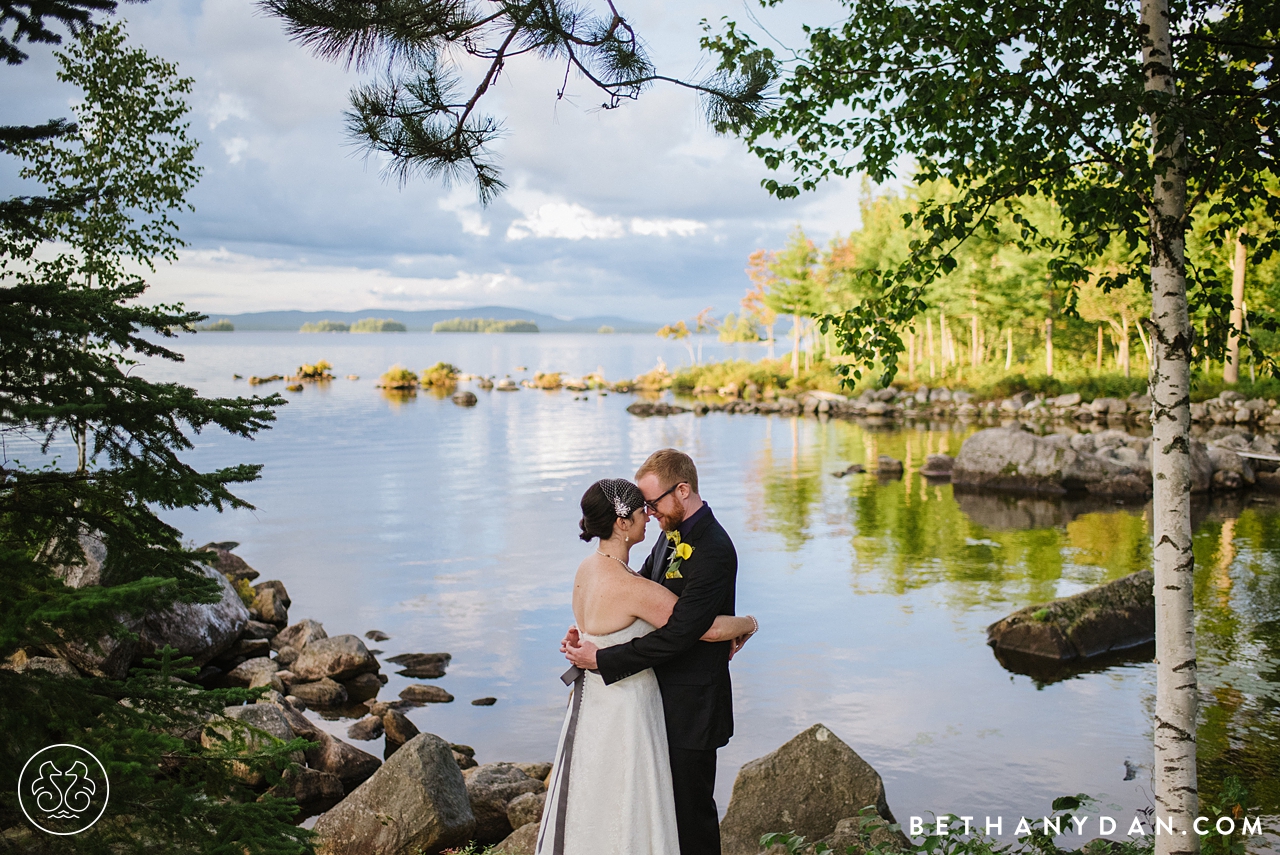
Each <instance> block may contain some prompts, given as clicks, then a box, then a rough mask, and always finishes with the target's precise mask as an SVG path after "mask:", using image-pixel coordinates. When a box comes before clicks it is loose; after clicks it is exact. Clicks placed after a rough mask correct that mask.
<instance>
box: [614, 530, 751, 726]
mask: <svg viewBox="0 0 1280 855" xmlns="http://www.w3.org/2000/svg"><path fill="white" fill-rule="evenodd" d="M684 541H685V543H688V544H689V545H690V546H692V547H693V554H692V555H690V556H689V558H688V559H686V560H685V561H684V562H683V563H682V564H681V565H680V575H681V576H682V577H683V578H679V579H667V578H666V569H667V558H668V557H669V554H670V547H669V546H668V543H667V538H666V535H665V533H663V534H660V535H659V537H658V542H657V544H655V545H654V548H653V551H652V552H650V553H649V557H648V558H646V559H645V562H644V567H643V569H642V570H641V571H640V572H641V573H642V574H643V575H644V576H645V577H647V578H649V579H653V578H654V576H655V574H656V575H657V580H656V581H658V582H659V583H660V584H662V585H664V586H665V587H666V588H667V589H668V590H670V591H672V592H673V593H674V594H675V595H676V596H677V597H679V598H680V599H679V600H677V601H676V605H675V609H674V610H673V611H672V612H671V619H670V620H669V621H667V625H666V626H664V627H660V628H659V629H657V630H655V631H653V632H651V633H649V634H648V635H646V636H643V637H641V638H637V639H634V640H632V641H629V642H627V643H626V644H619V645H616V646H614V647H607V648H605V649H603V650H601V651H600V652H599V653H598V654H596V667H597V668H598V669H599V671H600V676H601V677H603V678H604V681H605V683H606V684H608V683H613V682H616V681H618V680H621V679H624V678H626V677H630V676H631V675H632V674H638V673H639V672H641V671H643V670H644V669H646V668H652V669H653V671H654V673H655V674H656V675H657V677H658V685H659V687H660V688H661V690H662V706H663V709H664V711H665V713H666V720H667V740H668V742H669V744H670V745H671V746H672V747H674V748H687V749H694V750H706V749H713V748H719V747H720V746H722V745H724V744H725V743H727V742H728V741H729V737H731V736H733V690H732V686H731V685H730V683H729V649H730V643H729V642H727V641H723V642H716V643H714V644H712V643H709V642H703V641H699V640H698V639H699V638H701V637H702V634H703V633H705V632H706V631H707V630H708V629H710V628H711V624H712V623H713V622H714V621H715V619H716V616H717V615H731V614H733V613H734V611H733V609H734V596H735V592H736V584H737V578H738V554H737V552H735V551H734V548H733V541H732V540H730V539H729V535H728V533H727V532H726V531H725V530H724V528H723V527H722V526H721V525H720V523H719V522H717V521H716V518H715V516H713V515H712V514H711V509H710V508H708V509H707V514H706V515H705V516H703V517H702V519H700V520H698V521H697V523H696V524H695V525H694V527H693V530H692V531H690V532H689V536H688V537H687V538H685V539H684Z"/></svg>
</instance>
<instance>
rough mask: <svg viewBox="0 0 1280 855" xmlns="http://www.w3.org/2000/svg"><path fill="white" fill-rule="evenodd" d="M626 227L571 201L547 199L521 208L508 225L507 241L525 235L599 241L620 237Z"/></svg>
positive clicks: (618, 221) (616, 220) (625, 231)
mask: <svg viewBox="0 0 1280 855" xmlns="http://www.w3.org/2000/svg"><path fill="white" fill-rule="evenodd" d="M626 233H627V230H626V227H625V226H623V225H622V222H621V221H620V220H618V219H617V218H615V217H601V216H597V215H596V214H593V213H592V212H591V211H589V210H587V209H586V208H584V207H583V206H581V205H579V204H577V203H573V202H549V203H547V204H545V205H539V206H537V207H536V208H533V209H531V210H525V211H524V217H523V218H522V219H519V220H516V221H514V222H513V223H512V224H511V225H510V226H508V227H507V240H522V239H524V238H527V237H539V238H564V239H565V240H582V239H583V238H588V239H590V240H600V239H601V238H620V237H622V236H623V235H625V234H626Z"/></svg>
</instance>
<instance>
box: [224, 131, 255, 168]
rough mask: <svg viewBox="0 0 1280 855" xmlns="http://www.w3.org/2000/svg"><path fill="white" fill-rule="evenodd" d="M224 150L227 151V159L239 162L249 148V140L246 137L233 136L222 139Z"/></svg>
mask: <svg viewBox="0 0 1280 855" xmlns="http://www.w3.org/2000/svg"><path fill="white" fill-rule="evenodd" d="M222 150H223V151H225V152H226V153H227V160H229V161H230V162H232V163H239V162H240V158H241V157H243V156H244V153H245V152H246V151H248V150H249V141H248V140H247V139H245V138H244V137H232V138H231V139H229V140H223V141H222Z"/></svg>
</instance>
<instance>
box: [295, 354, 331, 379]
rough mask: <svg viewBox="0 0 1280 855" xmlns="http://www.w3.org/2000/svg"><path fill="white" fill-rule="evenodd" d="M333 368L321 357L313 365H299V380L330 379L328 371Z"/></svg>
mask: <svg viewBox="0 0 1280 855" xmlns="http://www.w3.org/2000/svg"><path fill="white" fill-rule="evenodd" d="M332 370H333V366H332V365H330V364H329V363H328V362H327V361H325V360H323V359H321V360H320V361H319V362H317V363H316V364H315V365H299V366H298V379H299V380H332V379H333V375H332V374H330V373H329V372H330V371H332Z"/></svg>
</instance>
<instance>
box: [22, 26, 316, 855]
mask: <svg viewBox="0 0 1280 855" xmlns="http://www.w3.org/2000/svg"><path fill="white" fill-rule="evenodd" d="M32 5H33V6H38V7H39V8H40V9H44V10H48V9H66V10H70V11H68V12H67V16H65V17H58V18H57V19H58V20H60V21H62V22H63V23H65V24H67V25H68V26H70V27H71V28H72V29H73V31H75V32H76V38H75V39H74V41H73V42H72V43H70V44H69V46H68V47H67V48H66V49H65V50H63V51H61V52H58V53H57V54H55V55H56V56H57V59H58V64H59V69H60V70H59V72H58V77H59V79H60V80H62V81H63V82H65V83H68V84H71V85H73V86H75V87H77V88H78V89H79V90H80V93H81V99H80V100H79V101H77V102H76V103H75V106H74V107H73V110H74V112H75V120H76V121H75V123H74V126H73V125H72V123H70V122H62V123H60V124H59V127H60V128H61V129H63V131H65V130H66V129H68V128H72V127H74V133H68V132H58V133H53V132H50V133H33V134H27V135H25V136H23V135H21V134H17V135H12V136H10V137H9V138H8V141H7V144H6V150H7V151H9V152H10V153H12V154H15V155H16V156H17V157H18V158H20V160H21V162H22V175H23V177H25V178H28V179H32V180H34V181H37V182H39V183H41V184H42V185H43V187H44V188H45V189H44V193H45V195H44V196H43V197H40V198H43V199H44V200H52V202H51V203H50V204H43V203H32V202H31V200H27V202H28V203H29V204H26V208H25V210H23V211H21V212H20V214H19V215H15V216H12V217H9V218H6V219H5V220H4V221H3V223H0V438H2V439H3V440H4V455H3V459H2V460H0V573H2V574H3V575H2V577H0V579H2V580H3V591H4V593H3V596H0V657H4V658H7V659H8V660H9V662H10V663H12V664H15V665H16V664H17V663H19V662H21V661H22V659H23V657H25V656H32V655H36V656H38V655H47V654H48V653H50V652H56V651H57V650H59V649H64V648H65V645H68V644H72V643H81V644H84V645H88V646H89V647H90V648H94V647H100V646H101V645H109V644H110V643H111V642H112V640H113V639H119V638H122V637H126V636H129V635H131V633H130V629H129V619H130V618H136V617H138V616H141V615H143V614H145V613H147V612H149V611H152V610H157V609H162V608H165V607H167V606H169V605H171V604H172V603H174V602H175V601H184V602H214V601H216V600H217V599H218V596H219V593H218V586H217V585H216V584H215V583H214V582H213V581H212V580H211V579H209V578H208V577H207V576H206V575H205V574H203V573H201V572H197V570H198V568H195V567H194V566H193V565H194V564H195V563H196V562H200V561H207V560H209V557H210V556H209V554H208V553H199V552H195V551H193V550H191V549H189V548H187V547H184V546H183V544H182V542H181V538H180V532H178V531H177V530H176V529H174V528H173V527H172V526H170V525H168V524H166V523H165V522H164V521H163V520H161V519H160V517H159V516H158V515H157V512H158V511H160V510H163V509H171V508H194V507H201V506H210V507H213V508H216V509H219V510H220V509H222V508H227V507H249V506H248V505H247V503H245V502H244V501H243V500H241V499H239V498H237V497H236V496H235V495H234V494H233V493H232V492H231V488H232V487H233V486H234V485H236V484H241V483H245V482H248V481H251V480H253V479H254V478H256V477H257V475H258V470H259V467H257V466H251V465H240V466H231V467H227V468H223V469H218V470H214V471H207V472H206V471H200V470H197V469H196V468H194V467H192V466H191V465H189V464H187V463H186V462H184V461H183V460H182V458H181V453H182V452H183V451H186V450H188V449H190V448H191V447H192V442H191V436H192V434H193V433H198V432H200V431H202V430H205V429H208V428H220V429H222V430H226V431H228V432H230V433H232V434H234V435H237V436H244V437H248V436H252V435H253V434H254V433H256V432H257V431H259V430H261V429H263V428H264V427H266V426H267V425H268V424H269V423H270V421H271V420H272V418H273V413H272V408H273V407H274V406H276V405H278V404H279V403H281V401H280V399H278V398H276V397H274V396H273V397H272V398H267V399H260V398H252V399H242V398H203V397H201V396H200V395H198V394H197V393H196V391H195V390H193V389H190V388H187V387H184V386H181V385H178V384H174V383H154V382H149V381H147V380H145V379H143V378H142V377H140V376H137V374H136V373H135V372H134V370H133V369H134V368H135V366H136V364H137V361H138V360H139V359H140V358H146V359H151V360H155V359H167V360H172V361H180V360H181V356H180V355H179V354H178V353H176V352H175V351H173V350H172V349H170V348H169V347H167V346H166V345H165V344H164V343H163V342H164V340H165V339H168V338H173V337H174V335H175V334H176V333H175V331H191V330H192V329H193V326H194V324H195V323H196V322H198V321H200V320H203V317H202V316H200V315H199V314H197V313H194V312H188V311H186V310H184V309H183V308H182V307H181V306H146V305H143V304H141V303H140V302H139V301H140V298H141V297H142V296H143V295H144V292H145V290H146V282H145V280H144V279H143V278H142V277H141V276H139V275H137V274H136V273H135V272H134V271H135V270H138V269H139V268H141V269H143V270H146V269H149V268H151V266H152V264H153V263H154V261H155V260H156V259H163V260H172V259H174V258H175V257H176V252H177V249H178V248H179V247H180V246H181V245H182V243H181V241H180V240H179V238H178V236H177V226H176V224H175V222H174V220H173V217H174V216H175V215H176V213H177V212H178V211H180V210H182V209H183V208H184V207H186V203H185V202H184V198H185V195H186V193H187V191H188V190H189V189H190V188H191V187H192V186H193V185H194V183H195V181H196V180H197V178H198V175H199V170H198V168H197V167H195V166H194V165H193V162H192V160H193V156H194V153H195V148H196V144H195V142H194V141H193V140H191V139H190V137H189V136H188V129H187V125H186V124H185V123H184V121H183V119H184V116H185V115H186V113H187V111H188V108H187V106H186V103H185V100H184V99H185V96H186V94H187V93H188V92H189V91H190V86H191V81H190V80H187V79H183V78H180V77H179V76H178V75H177V71H176V69H175V67H174V66H172V65H170V64H168V63H166V62H163V61H161V60H159V59H156V58H154V57H151V56H149V55H148V54H147V53H145V52H144V51H142V50H139V49H136V48H131V47H128V46H127V45H126V44H125V34H124V31H123V28H122V27H121V26H119V25H117V26H112V27H105V28H99V27H95V26H92V25H91V24H90V22H89V21H88V19H87V17H85V16H81V17H76V15H75V14H72V13H73V12H75V10H76V9H79V10H82V11H84V10H93V9H98V8H109V7H110V5H111V4H105V3H79V4H74V3H62V4H59V3H56V2H55V3H46V4H32ZM11 8H12V5H9V6H6V7H4V8H3V10H0V11H2V12H3V13H4V14H8V12H9V10H10V9H11ZM36 20H38V18H37V19H36ZM28 23H29V22H28ZM37 32H38V31H37ZM27 33H28V36H27V37H29V38H30V37H31V36H30V33H31V30H28V31H27ZM36 40H43V41H52V40H53V39H52V38H51V37H50V36H49V35H44V36H41V37H40V38H38V39H36ZM5 44H6V45H7V46H8V47H9V48H13V42H6V43H5ZM9 56H10V58H11V61H12V57H13V56H14V54H13V53H10V54H9ZM64 453H69V454H70V455H73V456H74V462H73V461H72V460H67V459H64ZM90 534H92V535H93V536H95V537H100V538H101V541H102V543H103V544H104V545H105V547H106V560H105V564H104V566H103V568H102V574H101V575H102V582H101V584H94V585H88V586H85V587H79V588H73V587H69V586H68V585H67V584H65V583H64V581H63V576H62V575H60V572H59V569H58V568H60V567H61V566H65V565H74V564H80V563H84V562H85V560H86V556H85V553H84V551H83V548H82V546H81V539H82V537H83V536H86V535H90ZM172 654H173V651H172V649H171V648H166V649H164V650H162V651H161V652H160V655H159V657H158V659H157V660H155V661H154V662H152V663H151V664H150V665H149V666H148V667H142V668H135V669H134V670H133V671H132V672H131V673H129V674H128V676H127V677H126V678H125V679H123V680H114V679H108V678H106V677H101V676H99V677H94V676H84V677H80V678H74V677H67V676H52V675H49V674H45V673H43V672H41V671H39V670H35V669H26V670H22V671H21V672H20V673H19V672H18V671H15V670H0V697H3V698H4V703H3V705H0V835H3V839H4V840H5V842H6V843H8V844H11V845H13V846H14V847H15V848H17V849H18V850H19V851H30V852H55V851H56V852H60V853H65V852H94V853H98V852H102V853H105V852H112V853H122V852H142V851H149V852H154V851H163V852H209V853H213V852H219V853H223V852H227V853H229V852H235V853H246V852H253V853H294V852H302V851H304V850H305V849H306V842H305V841H306V838H307V833H306V832H304V831H299V830H298V829H296V828H294V826H293V825H292V822H291V818H292V816H293V815H294V813H295V810H296V808H295V807H294V806H293V805H292V804H291V803H289V802H287V801H283V800H279V799H275V798H272V797H263V798H259V797H258V794H257V793H256V792H254V791H252V790H250V789H249V788H247V787H246V786H244V785H243V784H242V783H240V779H239V778H237V777H236V775H235V769H234V767H233V765H232V762H231V758H232V757H233V756H234V757H237V759H239V760H242V761H244V762H245V763H247V764H248V766H250V767H251V768H256V769H262V770H268V771H269V772H270V774H271V775H274V776H277V777H278V773H279V771H280V770H281V769H283V768H284V766H285V764H286V763H287V762H288V759H287V758H288V755H289V752H290V751H293V750H296V749H297V748H298V747H299V744H304V743H301V741H300V740H295V741H294V742H293V743H288V744H284V743H280V742H279V741H275V742H268V743H267V744H266V745H265V747H259V748H256V749H252V750H250V748H249V743H248V742H246V740H245V738H244V737H245V734H244V733H243V730H240V731H237V732H235V734H234V735H233V737H232V738H231V739H230V740H229V741H226V742H223V743H216V742H214V743H210V744H211V747H208V748H206V747H202V745H201V741H200V734H201V731H202V729H203V725H204V723H205V721H206V719H207V718H208V717H209V716H211V715H213V714H215V713H217V712H219V711H220V710H221V709H222V707H223V706H225V705H227V704H232V703H243V702H244V701H246V700H251V699H252V698H253V697H254V696H255V695H257V694H259V693H260V691H254V692H250V691H247V690H227V691H203V690H201V689H199V688H198V687H197V686H196V685H194V683H192V682H189V681H190V680H191V679H192V678H193V677H194V675H195V671H194V669H191V668H188V667H185V666H186V665H188V664H189V662H183V661H176V660H174V659H173V657H172ZM60 742H63V743H73V744H77V745H80V746H82V747H84V748H86V749H88V750H90V751H92V752H93V753H94V754H95V755H96V756H97V757H98V758H99V759H100V760H101V761H102V763H103V764H104V766H105V768H106V771H107V774H108V777H109V780H110V784H111V794H110V805H109V808H108V810H107V812H106V814H105V815H104V816H103V817H102V819H101V820H100V821H99V822H97V824H95V825H94V826H93V827H92V828H90V829H89V830H88V831H85V832H83V833H80V834H77V835H74V836H70V837H56V836H52V835H49V834H47V833H45V832H42V831H38V830H35V829H32V828H31V827H30V826H28V825H27V823H26V821H25V820H24V818H23V813H22V812H21V810H20V805H19V803H18V800H17V796H18V793H17V777H18V774H19V771H20V770H21V768H22V766H23V764H24V763H25V762H26V760H27V758H29V757H31V756H32V755H33V754H34V753H35V752H36V751H38V750H39V749H41V748H43V747H44V746H46V745H50V744H53V743H60Z"/></svg>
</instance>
